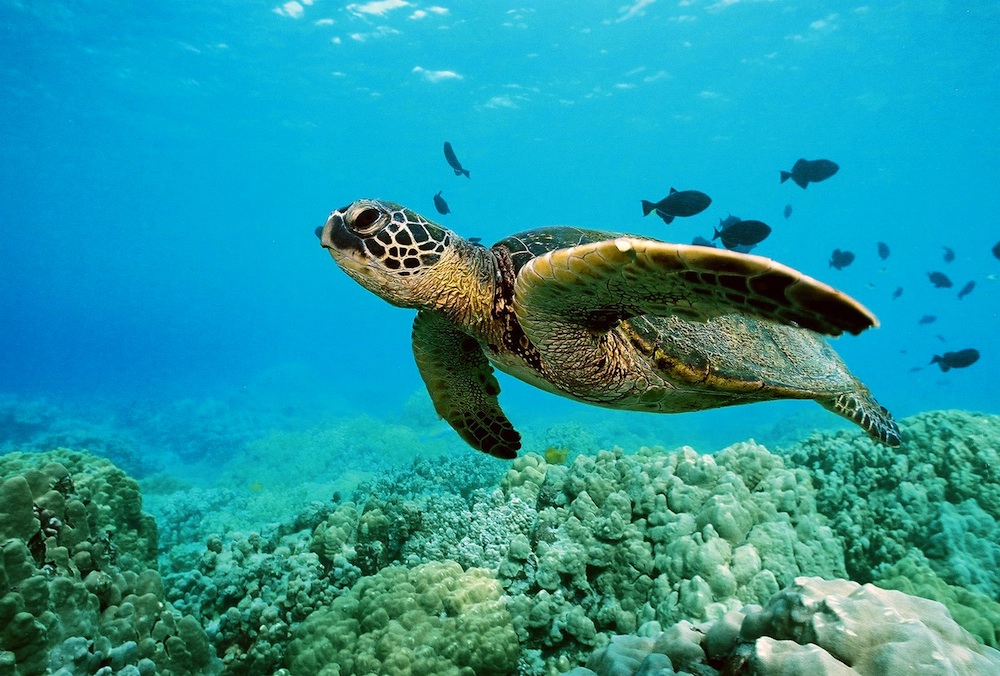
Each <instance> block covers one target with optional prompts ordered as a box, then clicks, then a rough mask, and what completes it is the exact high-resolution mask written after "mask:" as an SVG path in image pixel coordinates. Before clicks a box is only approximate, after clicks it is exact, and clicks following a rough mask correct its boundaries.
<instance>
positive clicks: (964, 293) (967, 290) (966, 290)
mask: <svg viewBox="0 0 1000 676" xmlns="http://www.w3.org/2000/svg"><path fill="white" fill-rule="evenodd" d="M974 288H976V283H975V282H973V281H969V282H966V284H965V286H963V287H962V290H961V291H959V292H958V299H959V300H962V299H963V298H965V297H966V296H968V295H969V294H970V293H972V290H973V289H974Z"/></svg>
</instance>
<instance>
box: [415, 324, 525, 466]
mask: <svg viewBox="0 0 1000 676" xmlns="http://www.w3.org/2000/svg"><path fill="white" fill-rule="evenodd" d="M413 356H414V357H415V358H416V360H417V368H418V369H419V370H420V376H421V377H422V378H423V379H424V384H425V385H426V386H427V392H428V393H430V395H431V400H432V401H433V402H434V410H436V411H437V413H438V415H440V416H441V417H442V418H444V419H445V420H446V421H447V422H448V424H449V425H451V426H452V428H454V430H455V431H456V432H458V434H459V436H460V437H462V439H464V440H465V441H466V442H467V443H468V444H469V445H470V446H472V447H473V448H475V449H477V450H480V451H483V452H484V453H489V454H490V455H492V456H496V457H497V458H503V459H505V460H511V459H513V458H515V457H517V450H518V449H519V448H521V435H520V434H518V433H517V431H516V430H515V429H514V426H513V425H511V423H510V421H509V420H508V419H507V416H506V415H504V412H503V410H501V408H500V403H499V402H498V401H497V395H498V394H500V384H499V383H498V382H497V379H496V378H495V377H494V375H493V367H492V366H490V363H489V361H488V360H487V359H486V355H485V354H483V350H482V348H481V347H480V346H479V343H477V342H476V340H475V339H474V338H472V337H471V336H470V335H468V334H467V333H465V332H463V331H461V330H460V329H459V328H458V327H456V326H455V325H454V324H452V323H451V322H450V321H448V320H447V319H445V318H444V317H442V316H441V315H439V314H437V313H435V312H425V311H421V312H418V313H417V317H416V319H415V320H414V322H413Z"/></svg>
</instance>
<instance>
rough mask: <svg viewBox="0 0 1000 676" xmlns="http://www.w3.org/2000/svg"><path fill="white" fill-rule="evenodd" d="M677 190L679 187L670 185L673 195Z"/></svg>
mask: <svg viewBox="0 0 1000 676" xmlns="http://www.w3.org/2000/svg"><path fill="white" fill-rule="evenodd" d="M675 192H677V188H675V187H673V186H670V194H671V195H673V194H674V193H675Z"/></svg>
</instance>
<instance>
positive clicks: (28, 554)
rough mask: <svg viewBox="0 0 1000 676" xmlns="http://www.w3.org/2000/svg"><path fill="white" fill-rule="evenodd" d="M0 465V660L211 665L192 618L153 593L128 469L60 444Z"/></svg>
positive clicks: (180, 670)
mask: <svg viewBox="0 0 1000 676" xmlns="http://www.w3.org/2000/svg"><path fill="white" fill-rule="evenodd" d="M0 477H2V479H0V505H2V507H0V510H2V513H0V547H2V556H0V628H2V629H0V665H3V664H6V665H7V666H9V667H12V668H14V669H16V672H9V673H18V674H24V675H31V674H42V673H54V672H59V673H63V674H74V673H80V674H90V673H97V672H98V670H99V669H100V668H102V667H103V666H107V665H110V666H112V668H114V669H115V670H122V669H125V668H126V667H128V666H131V667H132V668H134V669H137V670H138V673H154V672H155V673H162V674H207V673H214V672H215V671H216V668H215V664H216V662H217V660H216V659H215V658H214V655H213V653H212V651H211V649H210V647H209V644H208V640H207V637H206V635H205V631H204V630H203V629H202V627H201V624H200V622H199V621H198V620H196V619H195V618H193V617H192V616H190V615H187V616H184V615H181V614H179V613H176V612H174V611H173V609H172V608H171V607H170V606H169V605H168V604H166V603H165V602H164V592H163V583H162V580H161V579H160V576H159V574H158V573H157V571H156V524H155V522H154V521H153V519H152V518H151V517H150V516H149V515H147V514H144V513H143V512H142V502H141V498H140V495H139V488H138V485H137V484H136V482H135V481H134V480H133V479H130V478H129V477H127V476H125V474H124V473H123V472H122V471H121V470H120V469H118V468H117V467H115V466H114V465H112V464H111V463H110V462H109V461H107V460H104V459H101V458H96V457H94V456H91V455H88V454H85V453H77V452H73V451H67V450H64V449H59V450H56V451H52V452H48V453H41V454H27V453H11V454H7V455H4V456H0Z"/></svg>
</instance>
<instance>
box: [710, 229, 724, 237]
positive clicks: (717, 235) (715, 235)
mask: <svg viewBox="0 0 1000 676" xmlns="http://www.w3.org/2000/svg"><path fill="white" fill-rule="evenodd" d="M712 231H713V234H712V239H713V240H716V239H719V236H720V235H721V234H722V231H721V230H719V229H718V228H712Z"/></svg>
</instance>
